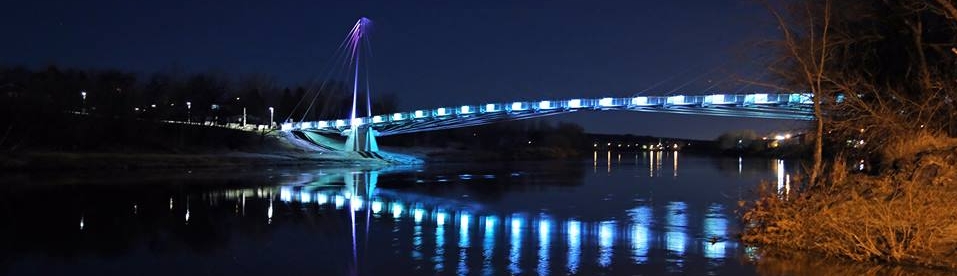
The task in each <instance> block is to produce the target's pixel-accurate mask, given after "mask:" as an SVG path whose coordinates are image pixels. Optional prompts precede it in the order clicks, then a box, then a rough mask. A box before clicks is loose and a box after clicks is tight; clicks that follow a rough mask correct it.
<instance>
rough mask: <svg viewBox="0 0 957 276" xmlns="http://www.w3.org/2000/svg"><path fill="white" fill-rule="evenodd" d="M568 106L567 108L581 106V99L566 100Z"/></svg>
mask: <svg viewBox="0 0 957 276" xmlns="http://www.w3.org/2000/svg"><path fill="white" fill-rule="evenodd" d="M568 107H569V108H581V107H582V100H579V99H574V100H568Z"/></svg>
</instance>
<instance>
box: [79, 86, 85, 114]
mask: <svg viewBox="0 0 957 276" xmlns="http://www.w3.org/2000/svg"><path fill="white" fill-rule="evenodd" d="M80 98H82V99H83V109H81V111H82V112H83V113H86V91H80Z"/></svg>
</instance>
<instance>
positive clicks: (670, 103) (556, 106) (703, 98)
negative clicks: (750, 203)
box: [281, 93, 811, 131]
mask: <svg viewBox="0 0 957 276" xmlns="http://www.w3.org/2000/svg"><path fill="white" fill-rule="evenodd" d="M810 104H811V94H810V93H791V94H773V93H754V94H709V95H669V96H634V97H605V98H583V99H565V100H542V101H517V102H508V103H488V104H484V105H462V106H445V107H439V108H435V109H418V110H414V111H410V112H398V113H392V114H381V115H375V116H371V117H361V118H355V119H351V120H350V119H339V120H323V121H315V122H297V123H285V124H282V126H281V129H282V130H293V129H318V130H327V131H343V130H345V129H348V128H351V127H353V126H357V127H358V126H366V125H373V126H379V125H388V124H401V123H411V122H422V121H429V120H443V119H447V118H458V117H470V116H479V115H483V114H527V113H535V112H545V111H575V110H644V111H661V112H668V110H669V109H672V108H679V107H680V108H709V107H724V108H748V107H757V108H778V109H788V108H790V110H791V111H793V110H794V109H801V108H806V107H808V106H809V105H810ZM772 111H773V110H769V111H768V112H772ZM683 112H684V113H691V112H688V111H683ZM702 114H712V115H714V114H715V113H707V112H703V113H702Z"/></svg>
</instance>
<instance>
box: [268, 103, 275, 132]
mask: <svg viewBox="0 0 957 276" xmlns="http://www.w3.org/2000/svg"><path fill="white" fill-rule="evenodd" d="M275 111H276V110H275V109H274V108H272V106H270V107H269V127H272V125H273V124H274V123H275V121H273V113H275Z"/></svg>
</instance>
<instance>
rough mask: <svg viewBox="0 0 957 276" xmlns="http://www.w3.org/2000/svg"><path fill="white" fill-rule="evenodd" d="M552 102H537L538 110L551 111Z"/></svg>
mask: <svg viewBox="0 0 957 276" xmlns="http://www.w3.org/2000/svg"><path fill="white" fill-rule="evenodd" d="M552 108H553V107H552V102H550V101H541V102H538V109H552Z"/></svg>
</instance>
